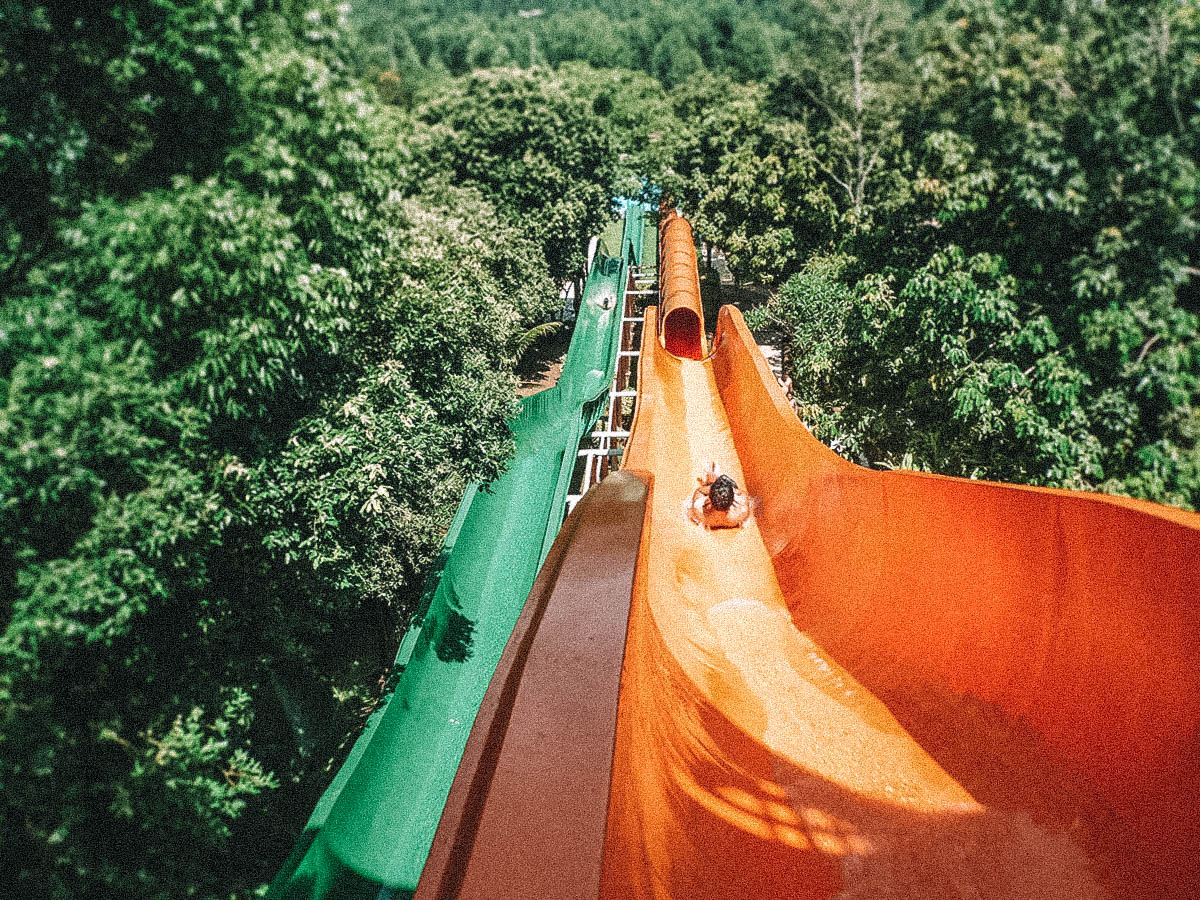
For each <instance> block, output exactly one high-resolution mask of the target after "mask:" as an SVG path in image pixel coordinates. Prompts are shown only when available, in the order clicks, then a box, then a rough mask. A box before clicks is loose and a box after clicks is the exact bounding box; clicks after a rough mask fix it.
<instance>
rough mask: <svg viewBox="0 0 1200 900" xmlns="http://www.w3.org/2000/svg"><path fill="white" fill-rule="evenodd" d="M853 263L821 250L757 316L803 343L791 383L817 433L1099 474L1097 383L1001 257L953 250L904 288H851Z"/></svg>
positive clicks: (940, 467) (868, 447) (868, 451)
mask: <svg viewBox="0 0 1200 900" xmlns="http://www.w3.org/2000/svg"><path fill="white" fill-rule="evenodd" d="M848 262H849V261H848V260H847V259H845V258H841V259H839V258H819V257H818V258H815V259H814V260H813V261H811V262H810V263H809V264H808V265H807V266H806V267H805V269H804V271H803V272H801V273H800V274H798V275H796V276H794V277H793V278H792V279H791V280H790V281H789V282H788V283H787V285H786V286H785V287H784V289H783V290H782V291H781V292H780V293H779V295H778V297H776V298H773V299H772V300H771V302H770V303H768V304H767V305H766V306H763V307H760V308H759V309H758V310H756V311H755V315H754V317H753V321H754V324H755V325H756V326H758V327H763V326H767V327H769V326H771V325H775V326H783V327H788V328H790V329H791V331H790V332H789V333H788V334H787V335H786V344H787V346H789V347H793V348H804V350H803V352H802V353H801V354H800V355H799V357H798V358H797V359H796V360H795V361H794V364H793V366H792V373H793V387H794V390H795V392H796V397H797V399H798V400H799V402H800V403H801V408H802V414H803V416H804V418H805V420H806V421H807V422H809V423H810V424H811V425H812V426H813V427H814V429H815V430H816V433H817V434H818V436H819V437H821V438H822V439H824V440H827V441H829V442H830V443H831V444H832V445H834V446H836V447H837V448H838V449H839V450H842V451H844V452H846V453H848V454H850V455H851V456H853V457H855V458H864V459H866V460H868V461H870V462H871V463H873V464H876V465H883V466H887V467H897V466H901V465H904V466H910V467H911V466H913V465H916V466H918V467H920V468H925V469H929V470H932V471H938V472H943V473H946V474H954V475H964V476H968V477H988V478H993V479H998V480H1006V481H1020V482H1025V483H1033V484H1045V483H1054V484H1068V485H1071V486H1073V487H1077V488H1079V487H1084V486H1087V485H1089V484H1094V483H1095V479H1096V478H1097V477H1098V476H1100V475H1101V468H1100V454H1101V447H1100V444H1099V441H1098V440H1097V439H1096V438H1095V437H1094V436H1092V435H1091V434H1089V432H1088V430H1087V427H1086V426H1087V424H1088V423H1087V416H1086V412H1085V410H1084V409H1083V407H1082V404H1081V400H1082V393H1083V391H1084V389H1085V388H1086V387H1088V385H1089V380H1088V378H1087V376H1086V375H1084V374H1083V373H1082V372H1080V371H1079V370H1078V369H1077V368H1075V367H1074V366H1073V365H1072V364H1071V360H1070V357H1069V354H1063V353H1061V352H1059V351H1058V349H1057V347H1058V344H1059V339H1058V336H1057V334H1056V333H1055V332H1054V330H1053V328H1052V327H1051V325H1050V323H1049V321H1048V320H1047V318H1046V317H1045V316H1022V315H1021V310H1020V308H1019V305H1018V303H1017V301H1016V297H1017V293H1018V292H1017V285H1016V282H1015V281H1014V280H1013V278H1012V277H1011V276H1010V275H1008V273H1007V272H1006V271H1005V267H1004V264H1003V262H1002V261H1001V260H999V259H998V258H997V257H994V256H991V255H988V254H979V255H977V256H973V257H970V258H968V257H966V256H965V254H964V253H963V251H962V250H960V249H959V248H956V247H950V248H947V249H946V250H944V251H942V252H939V253H936V254H934V256H933V257H932V258H931V259H930V261H929V262H928V264H927V265H925V266H923V267H922V268H921V269H920V270H918V271H917V272H915V273H914V274H913V276H912V277H911V278H910V279H909V280H908V281H907V282H906V283H905V284H903V286H902V287H901V288H900V289H899V290H898V291H897V290H894V289H893V286H892V284H891V283H890V281H889V279H886V278H882V277H879V276H871V277H867V278H863V279H861V280H860V281H859V282H858V283H857V285H854V286H853V287H852V286H851V284H849V283H848V282H847V279H846V278H845V273H846V265H847V263H848ZM850 373H853V374H852V376H851V377H852V379H853V380H852V387H850V388H847V387H846V384H847V382H848V381H850V378H848V377H847V376H848V375H850Z"/></svg>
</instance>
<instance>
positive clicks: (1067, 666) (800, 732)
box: [601, 220, 1200, 900]
mask: <svg viewBox="0 0 1200 900" xmlns="http://www.w3.org/2000/svg"><path fill="white" fill-rule="evenodd" d="M680 221H682V220H680ZM669 227H671V223H670V222H668V228H669ZM680 233H681V234H682V230H680ZM667 237H668V238H669V235H668V236H667ZM688 240H689V241H690V234H689V235H688ZM671 249H672V248H671V247H670V246H669V240H664V250H665V252H664V254H663V255H664V257H665V258H664V260H663V266H664V269H663V285H664V301H663V302H664V309H668V308H672V309H673V308H677V307H672V306H671V304H672V301H673V299H674V298H673V296H672V291H673V284H674V283H681V284H685V285H686V284H687V283H688V282H687V281H686V280H680V281H676V280H675V278H674V277H673V276H672V275H671V274H670V272H671V270H670V269H669V268H667V267H669V266H671V265H673V258H671V257H670V252H671ZM691 258H692V269H693V274H694V268H695V264H694V259H695V258H694V254H693V255H692V257H691ZM697 297H698V292H697ZM681 306H683V307H686V308H689V309H691V308H692V306H691V304H690V302H689V301H687V300H686V298H685V302H684V304H681ZM694 311H695V314H696V321H695V323H694V325H692V326H688V325H686V323H685V324H684V325H681V326H679V333H677V334H675V335H674V336H673V337H671V338H670V342H669V345H667V344H668V341H667V333H666V332H667V328H668V317H667V316H666V315H664V316H663V317H662V319H661V322H662V328H661V330H660V328H659V326H658V323H659V321H660V320H659V319H658V318H657V317H656V313H655V311H654V310H648V311H647V316H646V324H645V328H644V333H643V341H642V356H641V364H640V369H639V404H638V411H637V419H636V422H635V425H634V429H633V435H632V437H631V439H630V443H629V447H628V449H627V452H626V458H625V462H624V465H625V466H627V467H630V468H634V469H638V470H643V471H647V472H649V473H651V474H652V476H653V484H654V488H653V491H652V492H651V498H650V502H649V505H648V509H647V513H646V521H645V524H644V530H643V537H642V549H641V552H640V554H639V557H638V561H637V570H636V574H635V577H634V587H633V597H632V604H631V611H630V619H629V632H628V638H627V643H626V650H625V660H624V666H623V669H622V675H621V686H620V703H619V707H618V716H617V729H616V744H615V751H614V758H613V771H612V782H611V793H610V797H609V806H608V819H607V825H606V834H605V842H604V849H603V865H602V875H601V897H603V898H605V900H616V898H652V897H653V898H680V900H682V898H709V897H711V898H718V897H720V898H743V897H747V898H749V897H755V898H758V897H762V898H773V897H780V898H782V897H789V898H793V897H800V898H809V897H811V898H827V897H844V898H852V897H853V898H859V897H861V898H879V897H905V898H914V897H929V898H947V897H982V898H1060V897H1061V898H1064V900H1067V898H1071V900H1080V898H1091V897H1104V896H1113V897H1146V898H1149V897H1175V898H1184V897H1194V896H1197V895H1198V894H1200V863H1198V862H1197V859H1198V854H1197V847H1198V846H1200V816H1198V815H1197V812H1196V802H1197V797H1198V796H1200V731H1198V727H1200V609H1198V606H1200V602H1198V600H1197V584H1198V583H1200V516H1196V515H1194V514H1191V513H1185V512H1181V511H1178V510H1171V509H1167V508H1163V507H1159V506H1155V505H1152V504H1148V503H1142V502H1138V501H1132V500H1124V499H1119V498H1110V497H1102V496H1097V495H1084V494H1077V493H1070V492H1065V491H1056V490H1045V489H1036V488H1020V487H1013V486H1006V485H995V484H989V483H982V482H970V481H965V480H959V479H950V478H941V477H936V476H929V475H922V474H918V473H901V472H886V473H885V472H875V471H871V470H867V469H863V468H860V467H858V466H854V465H852V464H850V463H848V462H846V461H844V460H842V459H840V458H839V457H837V456H836V455H835V454H833V453H832V452H831V451H829V450H828V449H827V448H825V447H824V446H823V445H821V444H820V443H819V442H817V441H816V440H815V439H813V438H812V437H811V436H810V435H809V434H808V432H807V431H805V429H804V428H803V426H802V425H801V424H800V422H799V421H798V420H797V419H796V417H795V415H794V414H793V413H792V411H791V409H790V408H789V406H788V405H787V402H786V399H785V398H784V396H783V395H782V392H781V391H780V389H779V387H778V385H777V383H776V382H775V380H774V378H773V377H772V375H771V373H770V372H769V370H768V369H767V367H766V364H765V362H764V360H763V359H762V357H761V354H759V352H758V350H757V347H756V346H755V342H754V339H753V337H752V336H751V335H750V333H749V331H748V330H747V329H746V327H745V324H744V322H743V321H742V319H741V316H740V314H739V313H738V312H737V311H736V310H734V309H732V308H730V307H726V308H725V309H723V310H722V312H721V316H720V319H719V321H718V327H717V331H716V338H715V341H714V349H713V351H712V353H711V355H710V356H708V357H707V358H691V357H693V354H692V353H690V352H683V353H672V352H669V351H670V349H671V348H675V349H681V348H682V349H684V350H689V349H691V350H694V349H695V348H697V347H699V348H701V352H699V353H696V354H694V355H695V356H696V357H704V341H703V320H702V317H701V315H700V311H699V304H698V302H697V303H696V304H695V309H694ZM685 327H694V328H695V329H696V331H697V332H698V333H696V334H692V335H687V334H684V333H682V332H683V329H684V328H685ZM660 333H661V338H660ZM665 345H666V346H665ZM680 357H687V358H680ZM710 460H715V461H716V462H717V463H718V464H719V465H720V466H721V468H722V469H723V470H724V471H726V472H728V473H729V474H730V475H732V476H733V477H734V478H735V480H737V481H738V482H739V484H741V485H743V486H745V487H746V489H747V490H748V491H749V493H750V494H751V495H753V496H755V497H757V498H758V499H759V505H758V509H757V510H756V513H755V517H754V519H753V520H752V521H751V522H750V523H748V524H747V525H746V526H745V527H743V528H741V529H735V530H726V531H704V530H702V529H700V528H699V527H697V526H695V525H692V524H690V523H689V522H688V521H687V520H686V517H685V514H684V509H685V505H686V503H687V502H688V500H689V498H690V497H691V495H692V491H693V490H694V489H695V487H696V485H697V483H698V482H697V477H698V476H699V475H700V474H701V473H702V471H703V469H704V467H705V465H706V464H707V463H708V462H709V461H710Z"/></svg>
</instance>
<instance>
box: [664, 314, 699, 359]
mask: <svg viewBox="0 0 1200 900" xmlns="http://www.w3.org/2000/svg"><path fill="white" fill-rule="evenodd" d="M663 346H665V347H666V349H667V352H668V353H670V354H672V355H674V356H681V357H683V358H684V359H702V358H703V357H704V344H703V341H701V339H700V317H699V316H698V315H696V313H695V311H694V310H691V309H689V308H688V307H686V306H677V307H675V308H674V309H673V310H671V311H670V312H669V313H667V315H666V318H665V319H663Z"/></svg>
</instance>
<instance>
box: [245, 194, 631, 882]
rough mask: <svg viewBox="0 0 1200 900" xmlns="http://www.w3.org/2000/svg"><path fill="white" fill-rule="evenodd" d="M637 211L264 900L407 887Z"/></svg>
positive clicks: (574, 421)
mask: <svg viewBox="0 0 1200 900" xmlns="http://www.w3.org/2000/svg"><path fill="white" fill-rule="evenodd" d="M645 215H646V210H645V208H644V207H643V206H641V205H639V204H635V203H626V204H625V215H624V223H623V226H622V228H621V232H620V241H619V243H620V246H619V248H616V247H611V246H609V247H606V249H607V250H609V251H610V252H615V253H616V256H609V255H608V254H607V253H603V252H600V253H597V254H596V257H595V259H594V261H593V264H592V268H591V271H590V272H589V274H588V278H587V282H586V285H585V287H584V292H583V300H582V302H581V304H580V310H579V316H578V319H577V320H576V324H575V332H574V334H573V335H572V337H571V345H570V348H569V350H568V352H567V358H566V361H565V362H564V364H563V370H562V375H561V376H560V377H559V380H558V383H557V384H556V385H555V386H554V387H552V388H549V389H548V390H545V391H542V392H540V393H538V394H534V395H533V396H532V397H527V398H525V399H524V400H523V401H522V403H521V411H520V413H519V414H518V415H517V416H516V417H515V419H514V420H513V421H511V422H510V423H509V427H510V428H511V430H512V433H513V435H514V437H515V439H516V452H515V454H514V456H513V458H512V460H511V462H510V463H509V466H508V469H507V470H506V471H505V473H504V474H503V475H502V476H501V477H500V478H498V479H497V480H496V481H494V482H492V483H491V484H489V485H487V486H480V485H471V486H470V487H469V488H468V489H467V491H466V493H465V494H464V496H463V499H462V503H461V504H460V505H459V508H458V512H457V514H456V515H455V518H454V522H453V524H452V525H451V527H450V531H449V533H448V534H447V536H446V541H445V544H444V546H443V552H442V560H443V563H442V568H441V571H440V573H439V575H438V576H436V577H435V579H433V580H432V581H431V584H432V585H433V586H432V588H431V589H430V590H427V592H426V594H425V599H424V604H423V605H424V609H421V610H418V613H417V616H416V617H415V618H414V624H413V626H412V627H411V628H410V629H409V632H408V634H407V635H406V636H405V638H404V640H403V642H402V643H401V645H400V651H399V654H398V655H397V664H398V667H403V669H402V672H401V674H400V676H399V678H398V679H397V681H396V687H395V690H394V692H393V693H392V694H391V696H390V697H389V698H388V700H387V702H386V705H385V706H383V707H382V708H381V709H380V710H378V711H377V712H376V713H375V714H374V715H373V716H372V717H371V719H370V720H369V721H368V723H367V726H366V728H365V729H364V730H363V733H362V735H361V736H360V737H359V739H358V741H357V742H356V743H355V745H354V748H353V749H352V750H351V752H350V755H349V757H348V758H347V759H346V762H345V764H344V765H343V766H342V768H341V769H340V770H339V772H338V774H337V776H336V777H335V778H334V780H333V783H332V784H331V785H330V786H329V788H328V790H326V792H325V793H324V795H323V796H322V797H321V799H320V801H319V802H318V803H317V807H316V809H315V810H314V812H313V814H312V816H311V818H310V819H309V821H308V824H307V825H306V826H305V829H304V834H303V835H302V836H301V838H300V840H299V841H298V842H297V845H296V847H295V849H294V850H293V852H292V855H291V857H290V858H289V859H288V861H287V863H286V864H285V865H284V867H283V869H282V870H281V871H280V873H279V875H278V876H277V877H276V878H275V881H274V882H273V883H272V885H271V889H270V892H269V893H268V897H269V898H277V900H284V898H286V900H318V898H321V900H326V898H347V900H350V898H355V900H357V898H364V900H376V898H388V897H404V896H406V895H407V894H408V892H411V891H412V890H415V888H416V885H417V880H418V879H419V878H420V876H421V870H422V869H423V868H424V866H425V859H426V857H427V856H428V854H429V848H430V845H431V844H432V842H433V835H434V832H435V831H436V829H437V825H438V821H439V820H440V818H441V815H442V809H443V807H444V805H445V802H446V796H447V794H448V793H449V790H450V784H451V782H452V781H453V780H454V775H455V772H456V771H457V769H458V764H459V761H460V759H461V758H462V753H463V748H464V747H465V746H466V743H467V737H468V736H469V735H470V733H471V726H472V725H473V724H474V721H475V716H476V714H477V713H478V711H479V704H480V702H481V701H482V699H483V695H484V692H485V691H486V689H487V686H488V682H489V681H490V680H491V678H492V674H493V672H494V670H495V668H496V664H497V663H498V661H499V659H500V655H501V653H502V651H503V650H504V646H505V644H506V643H507V641H508V638H509V635H510V634H511V632H512V629H513V626H514V624H515V623H516V620H517V617H518V615H519V614H520V612H521V609H522V607H523V606H524V603H525V598H526V596H527V595H528V593H529V590H530V588H531V587H532V586H533V582H534V579H535V577H536V576H537V572H538V569H539V568H540V567H541V564H542V560H543V559H544V558H545V556H546V553H547V552H548V551H549V549H550V545H551V543H553V541H554V537H555V535H556V534H557V533H558V530H559V527H560V526H561V525H562V521H563V516H564V510H565V506H566V496H567V490H568V488H569V487H570V481H571V476H572V473H573V472H574V468H575V460H576V453H577V450H578V447H579V442H580V439H581V438H582V437H583V436H584V435H585V434H587V433H588V432H589V431H591V429H592V427H593V425H594V424H595V422H596V420H597V418H598V417H599V415H600V413H601V412H602V411H603V408H604V405H605V403H606V401H607V396H608V387H609V384H610V383H611V381H612V379H613V376H614V373H615V370H616V363H617V355H618V350H619V344H620V335H621V317H622V314H623V310H622V306H623V301H624V287H625V284H626V280H627V277H628V267H629V265H630V264H637V263H639V262H640V261H641V257H642V248H643V241H644V232H645ZM610 240H611V239H610Z"/></svg>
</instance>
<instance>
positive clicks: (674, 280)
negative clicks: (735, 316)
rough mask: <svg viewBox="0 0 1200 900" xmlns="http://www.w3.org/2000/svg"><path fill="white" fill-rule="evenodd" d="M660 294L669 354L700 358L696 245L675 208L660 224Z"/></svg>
mask: <svg viewBox="0 0 1200 900" xmlns="http://www.w3.org/2000/svg"><path fill="white" fill-rule="evenodd" d="M660 228H661V229H662V240H661V242H660V252H659V262H658V265H659V272H660V280H659V286H660V293H661V295H662V331H663V344H664V346H665V347H666V349H667V352H668V353H671V354H673V355H674V356H678V357H681V358H684V359H703V358H704V356H705V355H706V353H707V350H706V349H705V346H704V344H705V341H704V309H703V307H702V306H701V305H700V278H699V276H698V275H697V273H696V245H695V243H694V241H693V239H692V226H691V225H690V224H688V220H687V219H684V218H682V217H681V216H680V215H679V214H678V213H676V212H675V211H674V210H669V211H668V212H667V213H666V214H665V216H664V218H663V220H662V224H661V225H660Z"/></svg>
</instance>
